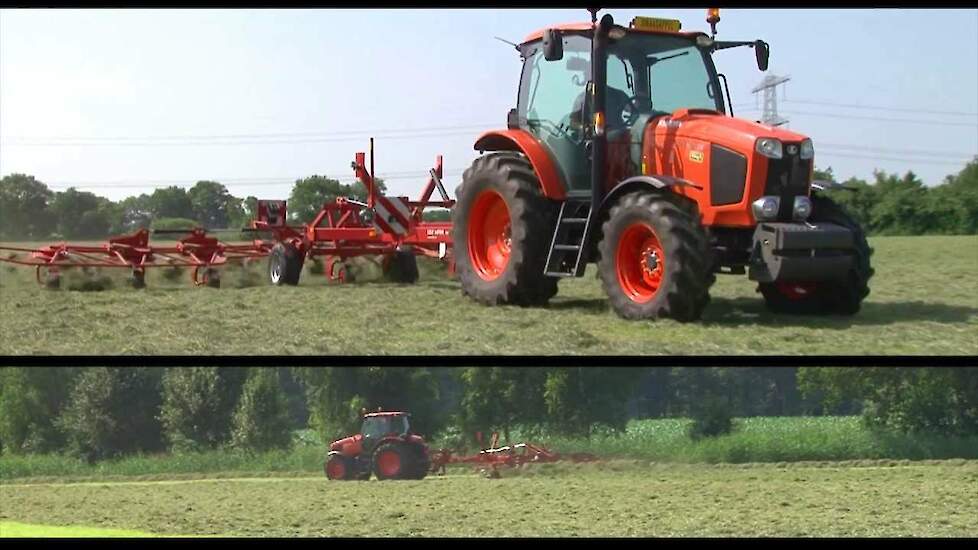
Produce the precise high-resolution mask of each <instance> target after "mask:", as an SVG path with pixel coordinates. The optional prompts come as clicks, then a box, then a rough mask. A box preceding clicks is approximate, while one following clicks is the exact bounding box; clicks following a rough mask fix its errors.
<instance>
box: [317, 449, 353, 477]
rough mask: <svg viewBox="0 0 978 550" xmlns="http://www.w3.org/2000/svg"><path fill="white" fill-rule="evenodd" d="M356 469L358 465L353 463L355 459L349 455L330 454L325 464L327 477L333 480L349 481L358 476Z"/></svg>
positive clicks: (324, 469) (324, 468)
mask: <svg viewBox="0 0 978 550" xmlns="http://www.w3.org/2000/svg"><path fill="white" fill-rule="evenodd" d="M355 470H356V467H355V466H354V465H353V461H352V460H351V459H350V458H349V457H347V456H344V455H340V454H335V455H330V457H329V458H328V459H327V460H326V464H324V465H323V471H325V472H326V478H327V479H330V480H332V481H349V480H351V479H353V478H354V477H356V471H355Z"/></svg>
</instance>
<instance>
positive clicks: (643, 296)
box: [615, 222, 666, 304]
mask: <svg viewBox="0 0 978 550" xmlns="http://www.w3.org/2000/svg"><path fill="white" fill-rule="evenodd" d="M615 260H616V265H615V268H616V271H617V272H618V284H620V285H621V289H622V290H623V291H624V292H625V295H626V296H628V298H629V299H631V300H632V301H633V302H637V303H640V304H644V303H646V302H648V301H650V300H652V298H654V297H655V295H656V294H657V293H658V292H659V288H660V287H661V286H662V279H663V277H664V276H665V267H666V263H665V253H664V252H663V250H662V244H661V243H660V242H659V238H658V237H657V236H656V234H655V231H653V230H652V227H651V226H649V225H648V224H646V223H642V222H638V223H634V224H632V225H630V226H628V227H626V228H625V231H624V232H622V234H621V238H619V239H618V251H617V254H616V257H615Z"/></svg>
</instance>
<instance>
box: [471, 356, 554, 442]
mask: <svg viewBox="0 0 978 550" xmlns="http://www.w3.org/2000/svg"><path fill="white" fill-rule="evenodd" d="M461 381H462V399H461V411H460V415H459V423H460V424H461V425H462V427H463V430H464V431H465V432H466V433H467V434H471V433H473V432H475V431H481V432H489V431H493V430H500V431H502V433H503V437H504V438H505V440H509V432H510V429H511V428H513V427H515V426H516V425H517V424H543V423H545V422H546V414H547V408H546V407H547V405H546V402H545V401H544V386H545V384H546V381H547V369H545V368H542V367H467V368H464V369H462V375H461Z"/></svg>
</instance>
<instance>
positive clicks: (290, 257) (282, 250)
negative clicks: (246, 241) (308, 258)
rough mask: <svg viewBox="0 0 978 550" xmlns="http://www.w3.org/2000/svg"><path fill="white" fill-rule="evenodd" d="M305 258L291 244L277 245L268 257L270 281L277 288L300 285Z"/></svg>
mask: <svg viewBox="0 0 978 550" xmlns="http://www.w3.org/2000/svg"><path fill="white" fill-rule="evenodd" d="M304 262H305V257H303V255H302V254H300V253H299V251H298V250H297V249H296V248H295V247H294V246H292V245H290V244H285V243H277V244H276V245H275V246H273V247H272V251H271V253H269V255H268V279H269V281H271V283H272V284H273V285H275V286H282V285H289V286H295V285H297V284H299V277H300V276H301V275H302V264H303V263H304Z"/></svg>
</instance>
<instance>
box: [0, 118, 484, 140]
mask: <svg viewBox="0 0 978 550" xmlns="http://www.w3.org/2000/svg"><path fill="white" fill-rule="evenodd" d="M493 124H495V123H492V122H488V123H481V124H480V123H473V124H465V125H455V126H427V127H424V126H419V127H416V128H383V129H376V128H375V129H373V130H344V131H339V130H329V131H319V132H279V133H254V134H212V135H192V134H189V135H178V136H6V137H7V138H8V139H13V140H19V141H23V140H28V141H31V140H35V141H156V140H208V139H245V138H288V137H300V136H306V137H314V136H322V137H330V136H342V135H352V134H373V133H377V134H400V133H413V132H429V131H436V130H461V129H469V128H487V129H488V128H491V127H492V126H493Z"/></svg>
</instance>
